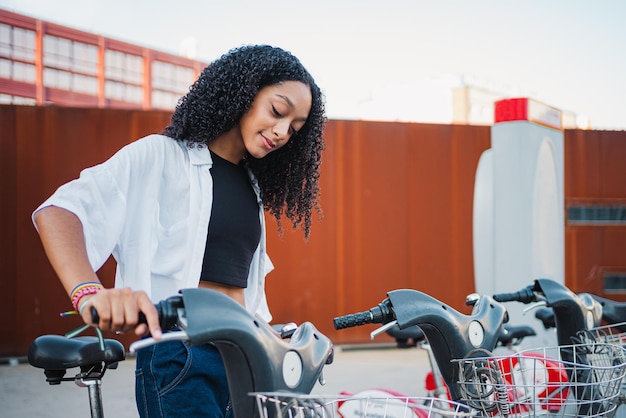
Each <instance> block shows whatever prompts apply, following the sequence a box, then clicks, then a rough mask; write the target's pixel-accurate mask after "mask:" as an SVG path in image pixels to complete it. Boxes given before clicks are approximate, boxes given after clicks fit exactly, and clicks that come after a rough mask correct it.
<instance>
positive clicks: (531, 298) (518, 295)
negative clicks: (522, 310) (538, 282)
mask: <svg viewBox="0 0 626 418" xmlns="http://www.w3.org/2000/svg"><path fill="white" fill-rule="evenodd" d="M493 299H494V300H495V301H496V302H521V303H531V302H535V301H536V300H537V298H536V296H535V292H534V291H533V286H528V287H525V288H523V289H522V290H520V291H518V292H513V293H497V294H495V295H493Z"/></svg>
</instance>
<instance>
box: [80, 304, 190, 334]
mask: <svg viewBox="0 0 626 418" xmlns="http://www.w3.org/2000/svg"><path fill="white" fill-rule="evenodd" d="M154 307H155V308H156V310H157V313H158V315H159V325H160V327H161V329H162V330H163V331H170V330H172V329H174V328H175V327H176V326H177V325H179V322H180V317H179V310H180V309H184V307H185V305H184V303H183V297H182V296H180V295H176V296H171V297H169V298H167V299H164V300H162V301H160V302H159V303H156V304H155V305H154ZM90 312H91V322H92V323H93V324H94V325H97V324H98V322H100V315H99V314H98V311H97V310H96V308H95V307H93V306H92V307H91V309H90ZM137 323H139V324H146V323H147V321H146V316H145V315H144V313H143V312H139V318H138V320H137Z"/></svg>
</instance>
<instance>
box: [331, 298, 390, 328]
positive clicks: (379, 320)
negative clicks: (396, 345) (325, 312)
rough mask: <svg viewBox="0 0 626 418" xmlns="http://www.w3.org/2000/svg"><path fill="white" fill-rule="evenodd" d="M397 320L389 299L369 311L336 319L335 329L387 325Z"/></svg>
mask: <svg viewBox="0 0 626 418" xmlns="http://www.w3.org/2000/svg"><path fill="white" fill-rule="evenodd" d="M394 319H395V316H394V314H393V311H392V309H391V304H390V301H389V299H386V300H384V301H383V302H381V303H379V304H378V305H377V306H375V307H373V308H372V309H370V310H369V311H364V312H357V313H353V314H348V315H344V316H338V317H336V318H335V319H334V320H333V322H334V325H335V329H337V330H340V329H346V328H353V327H358V326H361V325H366V324H386V323H388V322H391V321H393V320H394Z"/></svg>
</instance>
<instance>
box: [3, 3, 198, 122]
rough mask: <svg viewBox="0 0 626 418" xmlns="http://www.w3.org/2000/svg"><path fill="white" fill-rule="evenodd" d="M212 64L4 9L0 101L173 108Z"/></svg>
mask: <svg viewBox="0 0 626 418" xmlns="http://www.w3.org/2000/svg"><path fill="white" fill-rule="evenodd" d="M206 65H207V63H204V62H201V61H195V60H192V59H188V58H185V57H181V56H178V55H173V54H169V53H165V52H162V51H157V50H154V49H149V48H144V47H141V46H138V45H133V44H129V43H126V42H122V41H118V40H115V39H111V38H106V37H104V36H100V35H96V34H92V33H88V32H83V31H79V30H75V29H72V28H68V27H65V26H61V25H57V24H54V23H50V22H45V21H42V20H39V19H35V18H32V17H28V16H24V15H20V14H16V13H12V12H9V11H7V10H2V9H0V104H26V105H48V104H55V105H60V106H76V107H99V108H129V109H142V110H171V109H173V108H174V107H175V105H176V102H177V100H178V99H179V98H180V97H181V96H183V95H184V94H185V93H186V92H187V91H188V89H189V86H190V85H191V84H192V83H193V82H194V81H195V79H196V78H197V76H198V74H199V73H200V72H201V71H202V69H203V68H204V67H205V66H206Z"/></svg>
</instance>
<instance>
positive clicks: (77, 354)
mask: <svg viewBox="0 0 626 418" xmlns="http://www.w3.org/2000/svg"><path fill="white" fill-rule="evenodd" d="M125 358H126V351H125V350H124V346H123V345H122V343H120V342H119V341H117V340H113V339H105V340H104V351H102V350H100V345H99V342H98V337H95V336H85V337H76V338H67V337H65V336H62V335H42V336H40V337H37V338H36V339H35V341H33V342H32V343H31V345H30V348H29V349H28V362H29V363H30V365H31V366H34V367H38V368H40V369H46V370H67V369H71V368H74V367H83V366H89V365H94V364H101V363H104V364H106V365H107V366H108V365H111V364H114V363H117V362H119V361H122V360H124V359H125ZM111 368H113V367H111Z"/></svg>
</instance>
